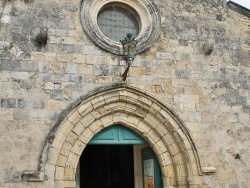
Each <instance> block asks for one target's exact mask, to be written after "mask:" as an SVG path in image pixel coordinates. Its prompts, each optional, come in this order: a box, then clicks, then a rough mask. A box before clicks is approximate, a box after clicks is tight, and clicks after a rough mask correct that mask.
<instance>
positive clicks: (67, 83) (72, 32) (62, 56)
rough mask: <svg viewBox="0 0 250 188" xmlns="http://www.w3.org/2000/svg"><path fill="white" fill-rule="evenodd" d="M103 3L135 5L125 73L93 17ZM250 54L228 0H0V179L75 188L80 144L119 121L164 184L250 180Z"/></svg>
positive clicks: (195, 187) (224, 187)
mask: <svg viewBox="0 0 250 188" xmlns="http://www.w3.org/2000/svg"><path fill="white" fill-rule="evenodd" d="M93 2H94V3H96V4H94V5H93ZM107 3H116V4H118V5H119V3H121V4H126V6H129V7H133V8H134V9H135V10H138V20H140V24H139V28H140V30H139V31H138V32H139V33H141V34H138V36H139V37H137V38H136V39H137V40H138V46H137V55H136V56H135V58H134V60H133V62H132V63H131V67H130V69H129V71H128V76H127V78H126V80H125V81H122V74H123V73H124V71H125V70H126V66H127V62H126V61H125V60H124V57H123V56H122V55H121V50H120V48H117V46H119V45H120V44H118V43H115V42H112V41H110V40H109V39H108V38H105V37H104V36H102V35H101V34H100V31H99V30H98V28H96V26H95V25H96V24H97V23H96V21H95V19H96V17H95V16H92V15H97V13H98V11H99V10H102V9H101V7H104V6H107V5H109V4H107ZM96 7H100V9H97V8H96ZM121 7H122V8H123V5H122V6H121ZM131 9H132V8H131ZM95 10H97V12H96V11H95ZM139 18H140V19H139ZM148 28H150V29H148ZM96 30H98V31H96ZM124 37H125V36H124ZM121 40H122V39H121ZM117 49H118V50H117ZM249 58H250V11H249V10H247V9H245V8H244V7H241V6H239V5H237V4H235V3H233V2H229V3H227V2H226V1H224V0H197V1H192V0H154V1H153V0H141V1H139V0H134V1H132V0H116V1H112V0H107V1H104V0H100V1H97V0H93V1H90V0H82V1H80V0H60V1H59V0H55V1H51V0H44V1H37V0H12V1H8V0H6V1H5V0H0V100H1V101H0V141H1V144H0V151H1V155H0V167H1V168H0V187H3V188H12V187H13V188H14V187H15V188H23V187H27V188H39V187H41V188H42V187H55V188H57V187H58V188H59V187H60V188H73V187H77V186H78V183H79V182H80V181H81V180H79V179H78V178H76V174H77V169H78V167H77V166H78V163H79V160H80V157H81V155H82V153H83V152H84V149H85V147H86V146H87V145H88V143H89V142H90V140H91V139H92V138H93V137H94V136H95V135H96V134H98V133H100V132H101V131H103V130H105V128H107V127H110V126H112V125H115V124H121V125H123V126H125V127H127V128H129V129H130V130H132V131H134V132H135V133H137V134H138V135H140V136H141V137H142V138H143V139H145V140H146V141H147V142H148V144H149V146H150V148H151V149H152V150H153V151H154V153H155V155H156V156H157V159H158V162H159V165H160V169H161V173H162V181H163V187H164V188H165V187H166V188H167V187H170V188H171V187H183V188H184V187H190V188H200V187H204V188H211V187H216V188H248V187H249V186H250V170H249V169H250V159H249V156H250V150H249V146H250V139H249V138H250V123H249V122H250V64H249ZM138 176H139V175H138ZM135 179H136V176H135ZM135 181H136V180H135ZM80 184H81V183H80ZM135 188H142V187H140V186H139V185H138V186H137V185H135Z"/></svg>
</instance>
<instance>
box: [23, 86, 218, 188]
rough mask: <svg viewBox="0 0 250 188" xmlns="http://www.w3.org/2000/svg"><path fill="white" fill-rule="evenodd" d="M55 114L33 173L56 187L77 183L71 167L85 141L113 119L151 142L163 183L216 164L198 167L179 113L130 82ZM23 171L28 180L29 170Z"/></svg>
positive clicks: (191, 178) (193, 180) (190, 179)
mask: <svg viewBox="0 0 250 188" xmlns="http://www.w3.org/2000/svg"><path fill="white" fill-rule="evenodd" d="M60 117H62V118H60V119H59V121H58V122H57V124H56V125H55V127H54V130H52V131H51V134H50V136H49V139H48V141H47V143H46V145H45V147H44V151H43V154H42V157H41V162H40V165H39V170H38V172H39V173H38V175H40V176H39V177H40V178H41V179H42V177H43V176H44V174H45V176H46V177H47V178H48V179H49V180H51V181H55V182H61V184H60V185H61V187H75V186H76V184H75V172H76V168H77V164H78V161H79V158H80V156H81V153H82V151H83V150H84V148H85V146H86V144H87V143H88V142H89V141H90V140H91V138H92V137H93V136H94V135H96V134H97V133H99V132H100V131H101V130H103V129H104V128H106V127H109V126H111V125H114V124H122V125H124V126H127V127H128V128H130V129H132V130H133V131H135V132H136V133H138V134H139V135H140V136H142V137H143V138H144V139H145V140H146V141H147V142H148V143H149V144H150V145H151V147H152V149H153V150H154V152H155V153H156V155H157V158H158V160H159V163H160V166H161V170H162V173H163V181H164V186H166V187H167V186H177V187H178V186H183V187H185V186H187V187H188V186H189V185H201V183H202V180H201V175H202V174H204V173H211V172H214V170H215V169H214V168H202V166H201V161H200V158H199V154H198V151H197V148H196V146H195V142H194V140H193V139H192V136H191V134H190V132H189V130H188V129H187V128H186V126H185V124H184V123H183V122H182V121H181V120H180V118H179V117H178V116H177V115H176V114H175V113H174V112H173V111H172V110H171V109H169V108H168V107H167V106H166V105H164V103H163V102H161V101H159V100H157V99H155V98H154V97H153V96H151V95H149V94H147V93H145V92H143V91H141V90H138V89H136V88H134V87H131V86H127V85H111V86H108V87H105V88H100V89H98V90H96V91H95V92H93V93H91V94H89V95H87V96H84V97H82V98H81V99H79V101H77V102H76V103H75V104H73V105H72V107H71V108H70V109H68V110H66V111H65V112H63V113H62V114H61V116H60ZM23 177H24V178H26V179H27V180H28V181H29V180H30V179H29V177H28V172H26V173H23ZM31 177H32V176H31ZM33 179H34V178H33Z"/></svg>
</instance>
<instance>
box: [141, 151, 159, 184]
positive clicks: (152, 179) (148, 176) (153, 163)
mask: <svg viewBox="0 0 250 188" xmlns="http://www.w3.org/2000/svg"><path fill="white" fill-rule="evenodd" d="M141 155H142V172H143V173H142V174H143V188H163V182H162V173H161V170H160V166H159V162H158V160H157V158H156V156H155V154H154V152H153V150H152V149H151V148H149V147H148V148H145V149H142V150H141Z"/></svg>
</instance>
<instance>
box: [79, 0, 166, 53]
mask: <svg viewBox="0 0 250 188" xmlns="http://www.w3.org/2000/svg"><path fill="white" fill-rule="evenodd" d="M112 2H115V3H116V4H118V3H122V4H125V5H127V6H129V7H133V9H134V10H135V11H136V12H137V13H138V15H139V21H140V24H139V25H140V32H139V35H138V36H137V37H136V40H137V41H138V43H137V53H141V52H144V51H146V50H148V49H149V48H150V47H151V46H152V45H153V44H154V43H155V42H156V40H157V39H158V38H159V36H160V26H161V21H160V14H159V10H158V8H157V6H156V5H155V4H154V2H153V0H133V1H129V0H105V1H104V0H85V1H82V8H81V21H82V26H83V28H84V30H85V31H86V33H87V35H88V36H89V37H90V38H91V39H92V40H93V42H94V43H95V44H97V45H98V46H99V47H101V48H102V49H104V50H105V51H108V52H111V53H114V54H117V55H122V46H121V44H120V43H119V42H115V41H112V40H110V39H109V38H107V37H106V36H105V35H103V34H102V32H101V31H100V29H99V27H98V25H97V16H98V13H99V11H100V10H101V8H102V7H103V6H105V5H107V4H108V3H112ZM124 37H125V36H124ZM122 39H123V38H122ZM122 39H121V40H122Z"/></svg>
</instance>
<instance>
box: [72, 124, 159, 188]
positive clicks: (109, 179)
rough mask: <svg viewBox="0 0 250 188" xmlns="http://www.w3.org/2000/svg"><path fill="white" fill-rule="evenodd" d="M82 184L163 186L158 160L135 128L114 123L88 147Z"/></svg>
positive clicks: (80, 174)
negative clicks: (133, 129) (134, 130)
mask: <svg viewBox="0 0 250 188" xmlns="http://www.w3.org/2000/svg"><path fill="white" fill-rule="evenodd" d="M77 184H78V187H79V188H100V187H102V188H118V187H119V188H156V187H157V188H162V187H163V185H162V175H161V171H160V167H159V163H158V160H157V158H156V156H155V154H154V152H153V151H152V149H151V148H150V147H149V145H148V143H147V142H146V141H145V140H144V139H143V138H142V137H140V136H139V135H138V134H136V133H135V132H133V131H132V130H130V129H128V128H126V127H124V126H122V125H113V126H110V127H109V128H106V129H104V130H103V131H101V132H100V133H98V134H97V135H95V136H94V137H93V138H92V139H91V141H90V142H89V144H88V145H87V146H86V148H85V149H84V151H83V153H82V155H81V158H80V160H79V165H78V172H77Z"/></svg>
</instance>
